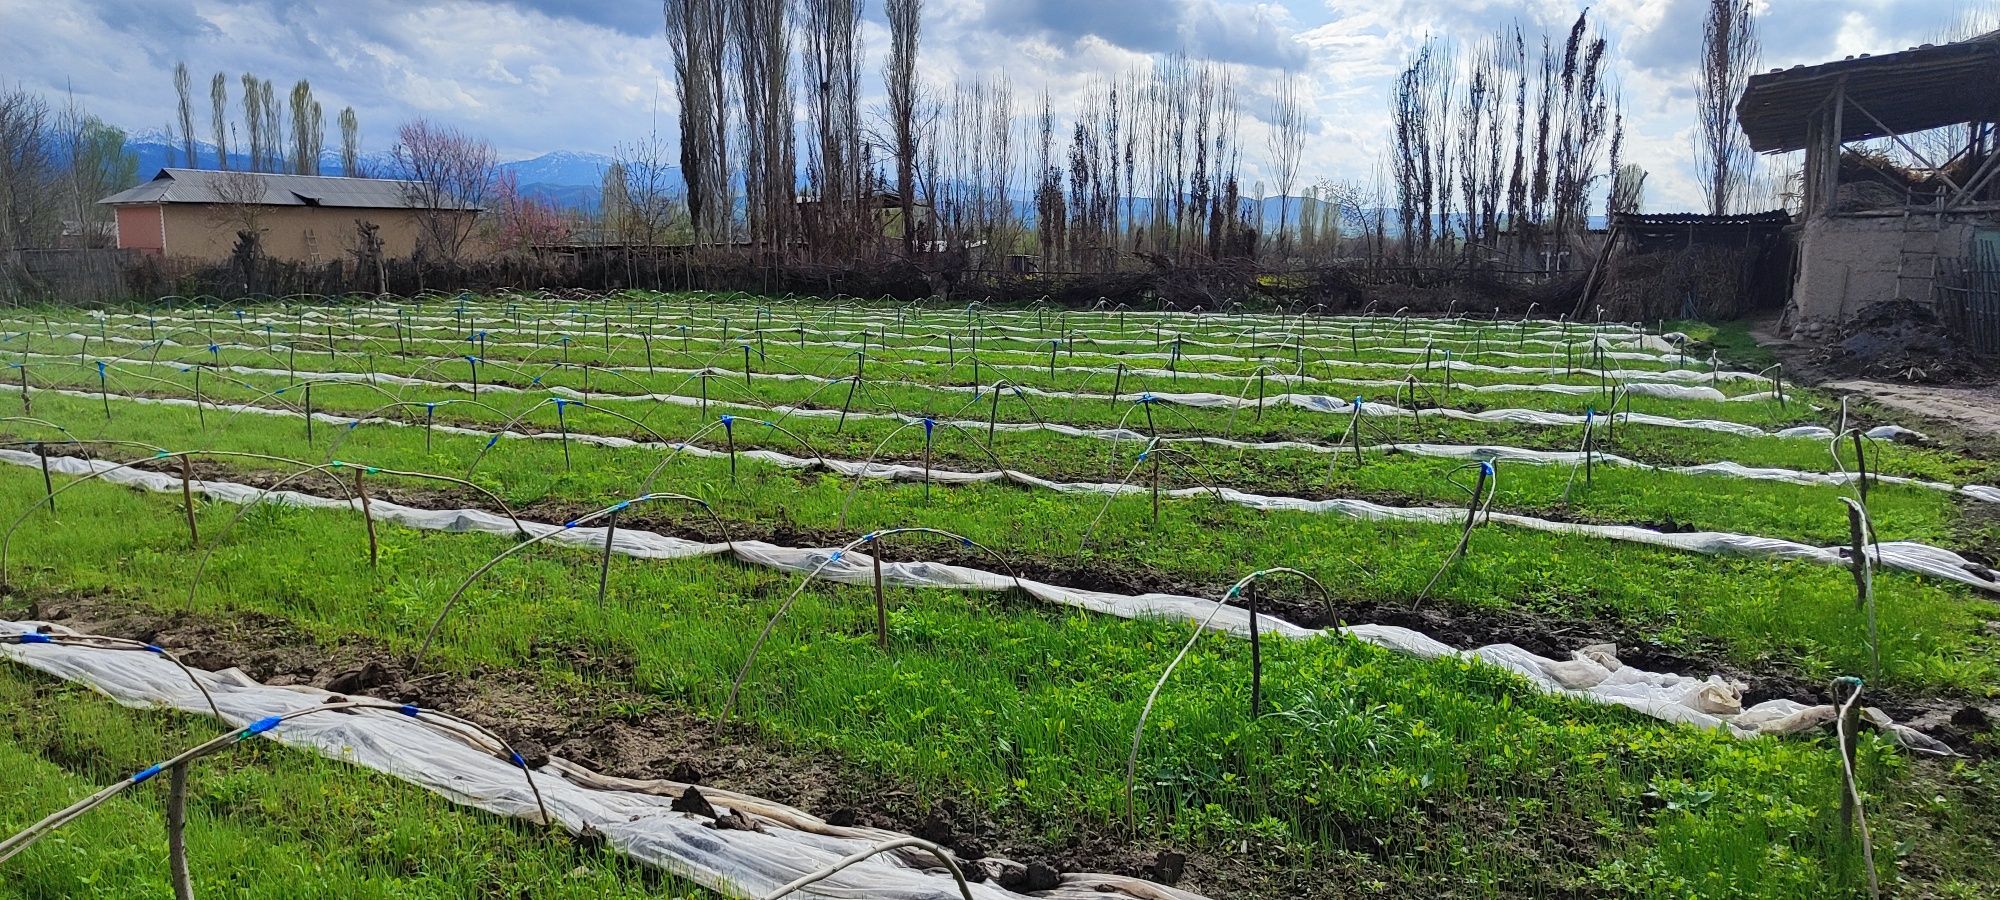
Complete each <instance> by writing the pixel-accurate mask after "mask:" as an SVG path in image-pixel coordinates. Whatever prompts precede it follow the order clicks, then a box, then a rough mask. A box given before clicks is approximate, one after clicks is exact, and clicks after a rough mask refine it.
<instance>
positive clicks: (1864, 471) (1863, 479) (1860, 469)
mask: <svg viewBox="0 0 2000 900" xmlns="http://www.w3.org/2000/svg"><path fill="white" fill-rule="evenodd" d="M1850 434H1852V435H1853V436H1854V467H1855V469H1856V476H1855V486H1856V487H1857V488H1858V489H1859V491H1860V493H1861V502H1863V503H1867V502H1868V451H1867V450H1866V449H1865V448H1864V447H1863V445H1862V443H1861V432H1860V431H1859V430H1856V431H1853V432H1850Z"/></svg>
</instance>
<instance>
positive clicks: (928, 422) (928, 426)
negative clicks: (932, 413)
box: [924, 419, 937, 437]
mask: <svg viewBox="0 0 2000 900" xmlns="http://www.w3.org/2000/svg"><path fill="white" fill-rule="evenodd" d="M935 428H937V420H936V419H925V420H924V437H930V436H931V431H932V429H935Z"/></svg>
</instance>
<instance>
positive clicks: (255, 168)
mask: <svg viewBox="0 0 2000 900" xmlns="http://www.w3.org/2000/svg"><path fill="white" fill-rule="evenodd" d="M262 83H263V82H261V81H259V80H258V79H257V76H255V75H252V74H250V73H249V72H245V73H243V141H244V147H243V149H244V153H245V154H246V155H247V156H248V160H247V162H248V166H249V169H250V171H252V172H262V171H264V102H263V94H262V93H261V92H260V91H258V89H257V88H258V85H260V84H262Z"/></svg>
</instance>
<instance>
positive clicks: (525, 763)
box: [508, 751, 528, 769]
mask: <svg viewBox="0 0 2000 900" xmlns="http://www.w3.org/2000/svg"><path fill="white" fill-rule="evenodd" d="M508 755H510V756H512V757H513V758H514V765H517V766H520V767H521V768H523V769H525V768H527V767H528V761H527V760H525V759H522V758H521V754H519V753H515V752H513V751H508Z"/></svg>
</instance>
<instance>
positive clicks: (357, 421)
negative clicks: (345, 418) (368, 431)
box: [347, 419, 361, 431]
mask: <svg viewBox="0 0 2000 900" xmlns="http://www.w3.org/2000/svg"><path fill="white" fill-rule="evenodd" d="M360 427H361V420H360V419H355V420H354V421H352V422H349V423H347V430H348V431H353V430H354V429H356V428H360Z"/></svg>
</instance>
